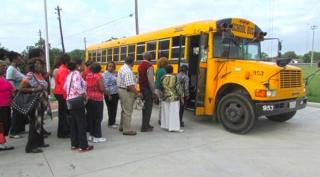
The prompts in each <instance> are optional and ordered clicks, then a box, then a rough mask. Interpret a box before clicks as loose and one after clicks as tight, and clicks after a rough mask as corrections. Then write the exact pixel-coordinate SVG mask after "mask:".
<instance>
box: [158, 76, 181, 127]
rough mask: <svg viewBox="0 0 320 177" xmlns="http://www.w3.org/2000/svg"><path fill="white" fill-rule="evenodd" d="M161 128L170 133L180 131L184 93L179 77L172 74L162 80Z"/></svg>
mask: <svg viewBox="0 0 320 177" xmlns="http://www.w3.org/2000/svg"><path fill="white" fill-rule="evenodd" d="M161 91H162V93H163V94H162V100H163V101H162V102H161V128H164V129H168V130H169V131H179V130H180V120H179V108H180V103H179V100H180V98H181V96H183V93H182V91H181V87H180V84H179V82H178V81H177V77H176V76H174V75H172V74H166V75H165V76H163V78H162V79H161Z"/></svg>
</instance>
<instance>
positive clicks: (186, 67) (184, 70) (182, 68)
mask: <svg viewBox="0 0 320 177" xmlns="http://www.w3.org/2000/svg"><path fill="white" fill-rule="evenodd" d="M180 71H182V72H187V71H188V66H187V65H182V66H180Z"/></svg>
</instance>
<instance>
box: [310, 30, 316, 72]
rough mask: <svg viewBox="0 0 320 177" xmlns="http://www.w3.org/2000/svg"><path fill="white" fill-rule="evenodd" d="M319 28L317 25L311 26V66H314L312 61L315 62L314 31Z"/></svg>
mask: <svg viewBox="0 0 320 177" xmlns="http://www.w3.org/2000/svg"><path fill="white" fill-rule="evenodd" d="M317 28H318V26H316V25H312V26H311V30H312V49H311V61H310V66H311V67H312V63H313V48H314V31H315V30H316V29H317Z"/></svg>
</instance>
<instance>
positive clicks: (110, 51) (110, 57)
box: [107, 49, 112, 62]
mask: <svg viewBox="0 0 320 177" xmlns="http://www.w3.org/2000/svg"><path fill="white" fill-rule="evenodd" d="M107 61H108V62H110V61H112V49H108V53H107Z"/></svg>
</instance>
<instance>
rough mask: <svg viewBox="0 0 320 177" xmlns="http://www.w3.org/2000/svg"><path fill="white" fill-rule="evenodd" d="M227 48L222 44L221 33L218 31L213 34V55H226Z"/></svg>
mask: <svg viewBox="0 0 320 177" xmlns="http://www.w3.org/2000/svg"><path fill="white" fill-rule="evenodd" d="M228 53H229V52H228V48H225V47H224V46H223V45H222V37H221V34H219V33H215V34H214V50H213V54H214V56H215V57H218V58H219V57H228V56H229V54H228Z"/></svg>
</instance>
